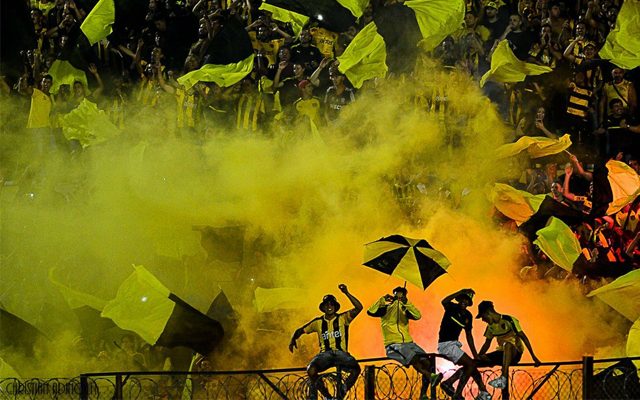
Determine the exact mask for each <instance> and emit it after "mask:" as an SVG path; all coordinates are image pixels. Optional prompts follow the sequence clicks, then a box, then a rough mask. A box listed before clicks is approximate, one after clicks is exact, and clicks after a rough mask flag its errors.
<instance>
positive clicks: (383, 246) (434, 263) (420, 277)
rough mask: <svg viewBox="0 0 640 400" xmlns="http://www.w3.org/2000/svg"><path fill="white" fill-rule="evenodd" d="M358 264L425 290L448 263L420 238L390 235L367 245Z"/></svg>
mask: <svg viewBox="0 0 640 400" xmlns="http://www.w3.org/2000/svg"><path fill="white" fill-rule="evenodd" d="M362 264H363V265H366V266H367V267H370V268H373V269H375V270H377V271H380V272H382V273H385V274H387V275H392V276H396V277H399V278H402V279H404V280H406V281H407V282H411V283H413V284H414V285H416V286H418V287H419V288H422V289H426V288H427V286H429V285H430V284H431V283H432V282H433V281H434V280H436V278H437V277H439V276H440V275H442V274H444V273H445V272H447V268H449V265H451V262H450V261H449V260H448V259H447V257H445V255H444V254H442V253H441V252H439V251H438V250H436V249H434V248H433V247H432V246H431V245H430V244H429V242H427V241H426V240H424V239H411V238H408V237H404V236H402V235H392V236H387V237H383V238H381V239H379V240H376V241H375V242H371V243H367V244H366V245H365V250H364V262H363V263H362Z"/></svg>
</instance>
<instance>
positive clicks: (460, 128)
mask: <svg viewBox="0 0 640 400" xmlns="http://www.w3.org/2000/svg"><path fill="white" fill-rule="evenodd" d="M423 62H424V63H425V64H424V65H423V71H425V72H424V73H421V74H418V75H417V76H416V77H411V78H410V77H406V76H399V77H392V78H390V79H388V80H386V81H381V82H377V84H375V85H374V84H371V83H368V84H365V86H364V88H363V90H362V91H360V92H359V93H358V100H357V102H356V103H355V104H353V105H351V106H349V107H347V108H345V109H344V110H343V114H342V116H341V119H340V120H339V121H338V122H337V123H335V124H333V125H328V126H324V127H320V128H319V135H320V136H321V138H322V140H321V141H320V140H313V139H310V136H311V135H309V133H308V132H306V129H307V127H306V126H300V127H296V128H295V129H293V130H287V129H285V128H281V127H276V128H274V129H272V130H271V131H270V132H266V133H265V134H251V135H249V134H246V133H242V132H235V131H229V132H222V131H221V130H220V129H219V128H217V127H215V126H212V127H211V129H210V130H209V131H208V132H207V133H206V135H204V143H202V144H197V143H195V141H194V140H192V139H193V138H192V137H191V136H190V135H191V133H190V132H186V131H185V132H178V133H180V137H179V138H178V137H176V135H175V134H174V130H173V129H171V128H170V126H171V122H170V120H171V118H170V116H171V111H170V110H172V109H173V105H172V104H171V102H170V101H167V104H169V105H168V106H167V107H168V108H166V109H157V110H153V111H149V112H146V113H144V114H140V115H137V116H134V117H132V116H130V118H129V127H130V128H129V129H125V130H124V132H123V133H122V134H121V135H120V136H119V137H117V138H114V139H112V140H111V141H109V142H106V143H103V144H100V145H96V146H90V147H88V148H87V149H85V150H84V151H83V152H82V153H79V154H75V155H73V156H70V155H69V154H68V153H64V152H59V153H55V152H52V153H50V154H48V155H47V157H45V158H43V159H42V160H34V159H33V158H32V156H31V153H29V152H28V147H27V146H24V145H23V142H22V140H21V138H22V137H23V134H24V131H23V130H20V129H18V128H17V127H16V126H14V127H11V129H10V130H9V128H7V126H6V125H5V132H6V136H5V138H4V139H3V149H2V150H3V153H2V154H3V157H5V156H6V159H7V160H10V161H11V164H10V165H11V166H10V167H8V168H7V167H5V169H4V170H3V175H4V177H5V179H10V178H12V177H21V178H20V179H19V180H18V179H16V185H17V186H11V185H5V187H4V188H3V189H2V190H3V191H2V226H1V229H2V232H1V233H2V238H3V240H2V243H1V246H2V254H1V255H2V280H1V283H0V289H1V292H2V293H3V296H2V299H1V303H2V305H3V307H5V308H6V309H7V310H9V311H11V312H13V313H15V314H16V315H18V316H20V317H21V318H23V319H25V320H26V321H27V322H29V323H31V324H33V325H35V326H36V327H37V328H39V329H40V330H41V331H43V332H46V333H47V334H48V336H49V339H51V342H49V343H50V345H49V346H47V342H44V343H42V342H40V343H39V346H44V347H43V348H44V350H40V351H38V353H37V357H39V358H38V361H37V362H35V363H34V362H30V363H27V365H28V366H29V367H30V368H28V369H29V370H28V371H27V375H26V376H29V374H32V375H34V376H44V375H47V376H52V375H55V376H63V375H74V374H77V373H78V371H79V370H83V369H84V370H85V371H86V370H88V369H100V368H101V367H100V364H99V363H94V359H93V358H92V357H93V356H86V360H83V363H81V367H77V365H78V360H79V359H80V358H82V356H81V355H80V354H79V353H78V352H76V351H73V350H74V348H75V347H74V346H76V344H74V341H73V340H60V341H58V342H55V339H56V338H59V337H63V338H67V339H68V338H75V337H76V336H77V335H78V334H80V333H81V331H80V328H79V326H78V322H77V321H75V320H74V316H73V313H72V311H71V310H69V308H68V306H67V305H66V303H65V301H64V298H63V297H62V295H61V294H60V293H59V292H58V290H57V289H56V287H55V285H53V284H52V283H51V282H50V281H49V279H48V271H49V270H50V269H51V268H55V271H56V279H57V280H59V281H60V282H63V283H64V284H66V285H68V286H69V287H71V288H73V289H76V290H82V291H85V292H87V293H90V294H92V295H94V296H96V297H98V298H101V299H105V300H108V299H112V298H114V297H115V292H116V290H117V288H118V286H119V285H120V284H121V283H122V281H123V280H124V279H125V278H126V277H127V276H128V275H129V274H130V273H131V265H132V264H141V265H145V266H146V267H147V268H148V269H149V270H150V271H151V272H152V273H153V274H154V275H155V276H156V277H157V278H158V279H159V280H160V281H162V282H163V284H165V285H166V286H167V287H168V288H169V289H170V290H172V291H173V292H174V293H176V294H177V295H178V296H180V297H181V298H183V299H185V300H186V301H188V302H189V303H190V304H192V305H193V306H194V307H196V308H198V309H200V310H201V311H204V312H206V311H207V308H208V306H209V304H210V303H211V301H212V300H213V299H214V298H215V296H216V295H217V294H218V292H219V291H220V289H222V290H224V291H225V293H227V295H228V296H229V298H230V301H231V303H232V304H233V305H234V306H235V307H236V309H237V311H238V312H239V314H240V316H241V317H240V318H241V319H240V323H241V327H242V328H243V331H244V336H242V337H241V338H240V336H238V337H237V338H236V339H235V340H236V341H235V342H234V338H232V346H234V347H235V348H237V349H243V351H244V352H245V353H241V354H246V357H244V358H242V359H239V360H237V365H235V366H234V367H238V368H241V367H246V368H257V367H283V366H291V365H296V366H297V365H302V364H304V363H306V362H307V361H308V359H309V357H310V356H311V355H312V354H313V353H314V352H315V351H316V338H311V337H310V336H305V337H304V338H303V339H302V340H301V341H300V343H301V346H302V348H301V351H300V352H299V353H296V354H295V355H293V356H292V355H290V354H289V352H288V350H287V345H288V340H289V338H290V335H291V333H292V332H293V331H294V330H295V329H296V328H297V327H299V326H300V325H302V324H303V323H305V322H307V321H308V320H310V319H312V318H313V317H315V316H317V315H318V314H319V310H318V308H317V306H318V303H319V302H320V300H321V298H322V296H323V295H324V294H326V293H333V294H336V295H337V297H338V299H339V301H340V302H341V303H342V307H343V310H346V309H348V307H349V304H348V300H347V299H346V298H345V297H344V296H342V294H340V293H339V291H338V289H337V285H338V284H339V283H346V284H347V285H348V286H349V288H350V291H351V292H352V293H353V294H354V295H355V296H356V297H358V298H359V299H360V300H361V301H362V302H363V304H364V305H365V308H366V307H368V306H369V305H370V304H371V303H372V302H373V301H375V299H377V298H379V296H381V295H383V294H384V293H388V292H389V291H390V290H391V289H392V288H393V287H395V286H398V285H401V284H402V283H403V282H402V281H399V280H398V279H396V278H391V277H387V276H384V275H382V274H380V273H378V272H376V271H373V270H370V269H368V268H366V267H364V266H362V265H361V262H362V253H363V244H364V243H367V242H370V241H372V240H376V239H378V238H380V237H381V236H385V235H389V234H393V233H400V234H404V235H407V236H410V237H421V238H426V239H427V240H429V242H430V243H431V244H432V245H433V246H434V247H435V248H437V249H439V250H440V251H442V252H443V253H444V254H445V255H446V256H447V257H448V258H449V260H451V262H452V266H451V267H450V269H449V273H448V274H446V275H444V276H442V277H440V278H439V279H438V280H437V281H436V282H435V283H434V284H433V285H432V287H430V288H428V289H427V290H426V291H425V292H422V291H421V290H419V289H417V288H412V287H410V288H409V298H410V299H411V300H412V301H413V302H415V303H416V304H417V305H418V306H419V308H420V309H421V310H422V312H423V315H424V317H423V319H422V320H421V321H418V322H415V323H414V326H413V328H412V329H413V336H414V339H415V340H416V341H417V342H418V343H419V344H420V345H422V346H423V347H424V348H425V349H428V350H429V351H435V347H436V341H437V330H438V326H439V322H440V318H441V317H442V312H443V310H442V309H441V306H440V300H441V299H442V298H443V297H444V296H446V295H448V294H449V293H452V292H454V291H456V290H458V289H460V288H466V287H472V288H474V289H475V290H476V292H477V297H476V304H477V303H478V302H479V301H480V300H483V299H490V300H493V301H494V302H495V305H496V309H497V310H498V311H499V312H503V313H509V314H512V315H514V316H516V317H517V318H519V319H520V321H521V323H522V326H523V327H524V329H525V331H526V332H527V334H528V336H529V337H530V339H531V341H532V343H533V346H534V348H535V349H536V351H537V353H538V356H539V357H540V358H541V359H543V360H562V359H576V358H579V357H580V356H581V355H582V354H583V353H585V352H595V351H596V350H597V349H598V348H602V347H603V346H605V345H610V344H611V343H614V344H615V343H618V341H619V342H620V343H623V338H624V333H622V334H621V333H620V332H619V331H617V330H616V329H615V328H604V327H603V324H602V322H601V318H603V316H605V315H607V314H608V313H610V311H609V310H608V309H607V308H606V307H604V306H602V305H599V304H597V303H596V302H594V301H592V300H589V299H585V298H583V296H582V295H581V293H580V291H579V288H578V287H577V286H573V285H571V284H565V283H547V282H531V283H523V282H522V281H521V280H520V278H519V277H518V268H519V265H518V256H519V250H520V245H521V241H520V239H519V238H518V237H515V236H513V235H511V234H507V233H504V232H501V231H499V230H498V229H497V228H496V227H495V226H494V225H492V223H491V220H490V204H489V202H488V200H487V196H486V194H487V188H488V187H489V186H488V185H490V184H492V183H493V182H495V181H496V180H499V179H500V178H501V177H503V176H504V174H505V171H504V166H505V162H504V161H496V160H495V159H493V156H492V155H493V154H494V152H495V149H496V148H497V147H498V146H499V145H501V144H502V143H503V142H504V140H505V139H504V138H505V137H506V136H508V135H509V130H508V129H507V128H506V127H504V125H503V123H502V122H501V120H500V117H499V116H498V114H497V112H496V110H495V109H494V107H493V106H492V105H491V104H490V103H489V102H488V100H487V99H486V98H484V97H482V96H481V94H480V92H479V90H478V89H477V87H476V85H475V84H474V83H473V82H472V81H470V80H469V79H468V78H467V77H465V76H463V75H462V74H459V73H457V72H451V71H442V70H439V69H437V67H436V65H435V64H433V63H430V62H429V61H425V60H423ZM444 98H446V100H447V109H446V110H445V109H443V108H441V107H444V105H443V102H442V100H444ZM3 102H4V103H7V101H6V100H4V101H3ZM161 103H162V102H161ZM7 105H8V104H7ZM3 108H5V107H3ZM3 164H4V163H3ZM24 171H27V172H26V173H25V172H24ZM418 185H419V187H420V189H418ZM202 226H213V227H222V226H244V227H245V228H246V231H245V240H244V244H243V247H244V262H243V263H242V265H240V264H239V263H233V262H231V263H225V262H221V261H216V260H212V259H210V258H208V255H207V254H206V253H205V251H204V248H203V247H202V246H201V236H200V232H199V230H198V229H197V227H202ZM257 287H266V288H269V287H291V288H299V289H303V290H304V291H305V292H306V296H305V297H304V298H303V299H299V300H300V302H301V309H300V310H298V311H296V312H294V313H286V312H283V313H274V314H273V315H270V316H269V317H267V316H265V315H259V314H257V313H256V311H255V309H254V307H253V306H252V296H253V291H254V290H255V288H257ZM472 312H474V314H475V308H473V309H472ZM478 321H479V320H478ZM612 321H613V322H616V319H615V318H613V319H612ZM378 323H379V322H378V321H377V320H375V319H373V318H369V317H367V316H366V315H365V313H364V312H363V313H362V315H360V316H359V317H358V318H357V319H356V320H355V321H354V322H353V325H352V327H351V330H350V348H351V350H352V352H353V353H354V354H355V355H356V357H358V358H361V357H373V356H380V355H383V347H382V341H381V335H380V333H379V326H378ZM481 325H482V323H479V322H478V323H476V325H475V329H474V334H475V336H476V342H477V344H478V346H479V345H480V344H481V340H482V337H481V335H482V332H483V327H482V326H481ZM605 326H606V325H605ZM52 343H56V344H55V345H53V344H52ZM61 348H63V349H65V350H68V351H66V352H65V351H60V349H61ZM617 351H618V348H617V347H615V346H614V348H613V349H612V350H611V351H610V355H618V353H616V352H617ZM54 357H55V358H56V362H55V363H49V362H47V360H49V359H51V358H54ZM68 360H71V361H73V360H76V361H74V362H69V363H65V361H68ZM12 365H14V367H16V368H17V366H16V365H15V364H12ZM229 367H230V366H229V365H228V364H226V368H227V369H228V368H229ZM18 372H20V373H21V375H22V376H23V377H24V376H25V373H24V372H22V371H18Z"/></svg>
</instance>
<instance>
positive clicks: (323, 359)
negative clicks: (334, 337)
mask: <svg viewBox="0 0 640 400" xmlns="http://www.w3.org/2000/svg"><path fill="white" fill-rule="evenodd" d="M311 367H314V368H315V369H316V370H317V371H318V372H322V371H326V370H327V369H329V368H331V367H336V368H338V367H339V368H343V369H350V370H360V365H358V361H356V359H355V358H354V357H353V356H352V355H351V354H349V353H347V352H345V351H341V350H328V351H323V352H322V353H320V354H318V355H317V356H315V357H313V359H312V360H311V362H309V365H308V366H307V370H309V368H311Z"/></svg>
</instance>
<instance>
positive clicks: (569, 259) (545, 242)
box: [533, 217, 582, 272]
mask: <svg viewBox="0 0 640 400" xmlns="http://www.w3.org/2000/svg"><path fill="white" fill-rule="evenodd" d="M536 235H538V238H537V239H536V240H534V241H533V243H534V244H536V245H538V247H540V250H542V252H543V253H544V254H546V255H547V256H548V257H549V258H550V259H551V261H553V262H554V263H555V264H556V265H559V266H560V267H562V269H564V270H566V271H569V272H571V271H572V270H573V263H575V262H576V260H577V259H578V257H579V256H580V254H581V251H582V249H581V247H580V243H579V242H578V239H577V238H576V236H575V235H574V234H573V231H571V228H569V227H568V226H567V224H565V223H564V222H562V221H561V220H559V219H558V218H556V217H551V218H549V221H548V222H547V226H545V227H544V228H542V229H540V230H539V231H537V232H536Z"/></svg>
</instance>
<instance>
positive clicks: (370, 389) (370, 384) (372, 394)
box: [364, 365, 376, 400]
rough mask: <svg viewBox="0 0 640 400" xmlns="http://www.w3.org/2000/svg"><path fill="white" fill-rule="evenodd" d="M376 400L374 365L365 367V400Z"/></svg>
mask: <svg viewBox="0 0 640 400" xmlns="http://www.w3.org/2000/svg"><path fill="white" fill-rule="evenodd" d="M375 398H376V369H375V367H374V366H373V365H367V366H365V367H364V400H375Z"/></svg>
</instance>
